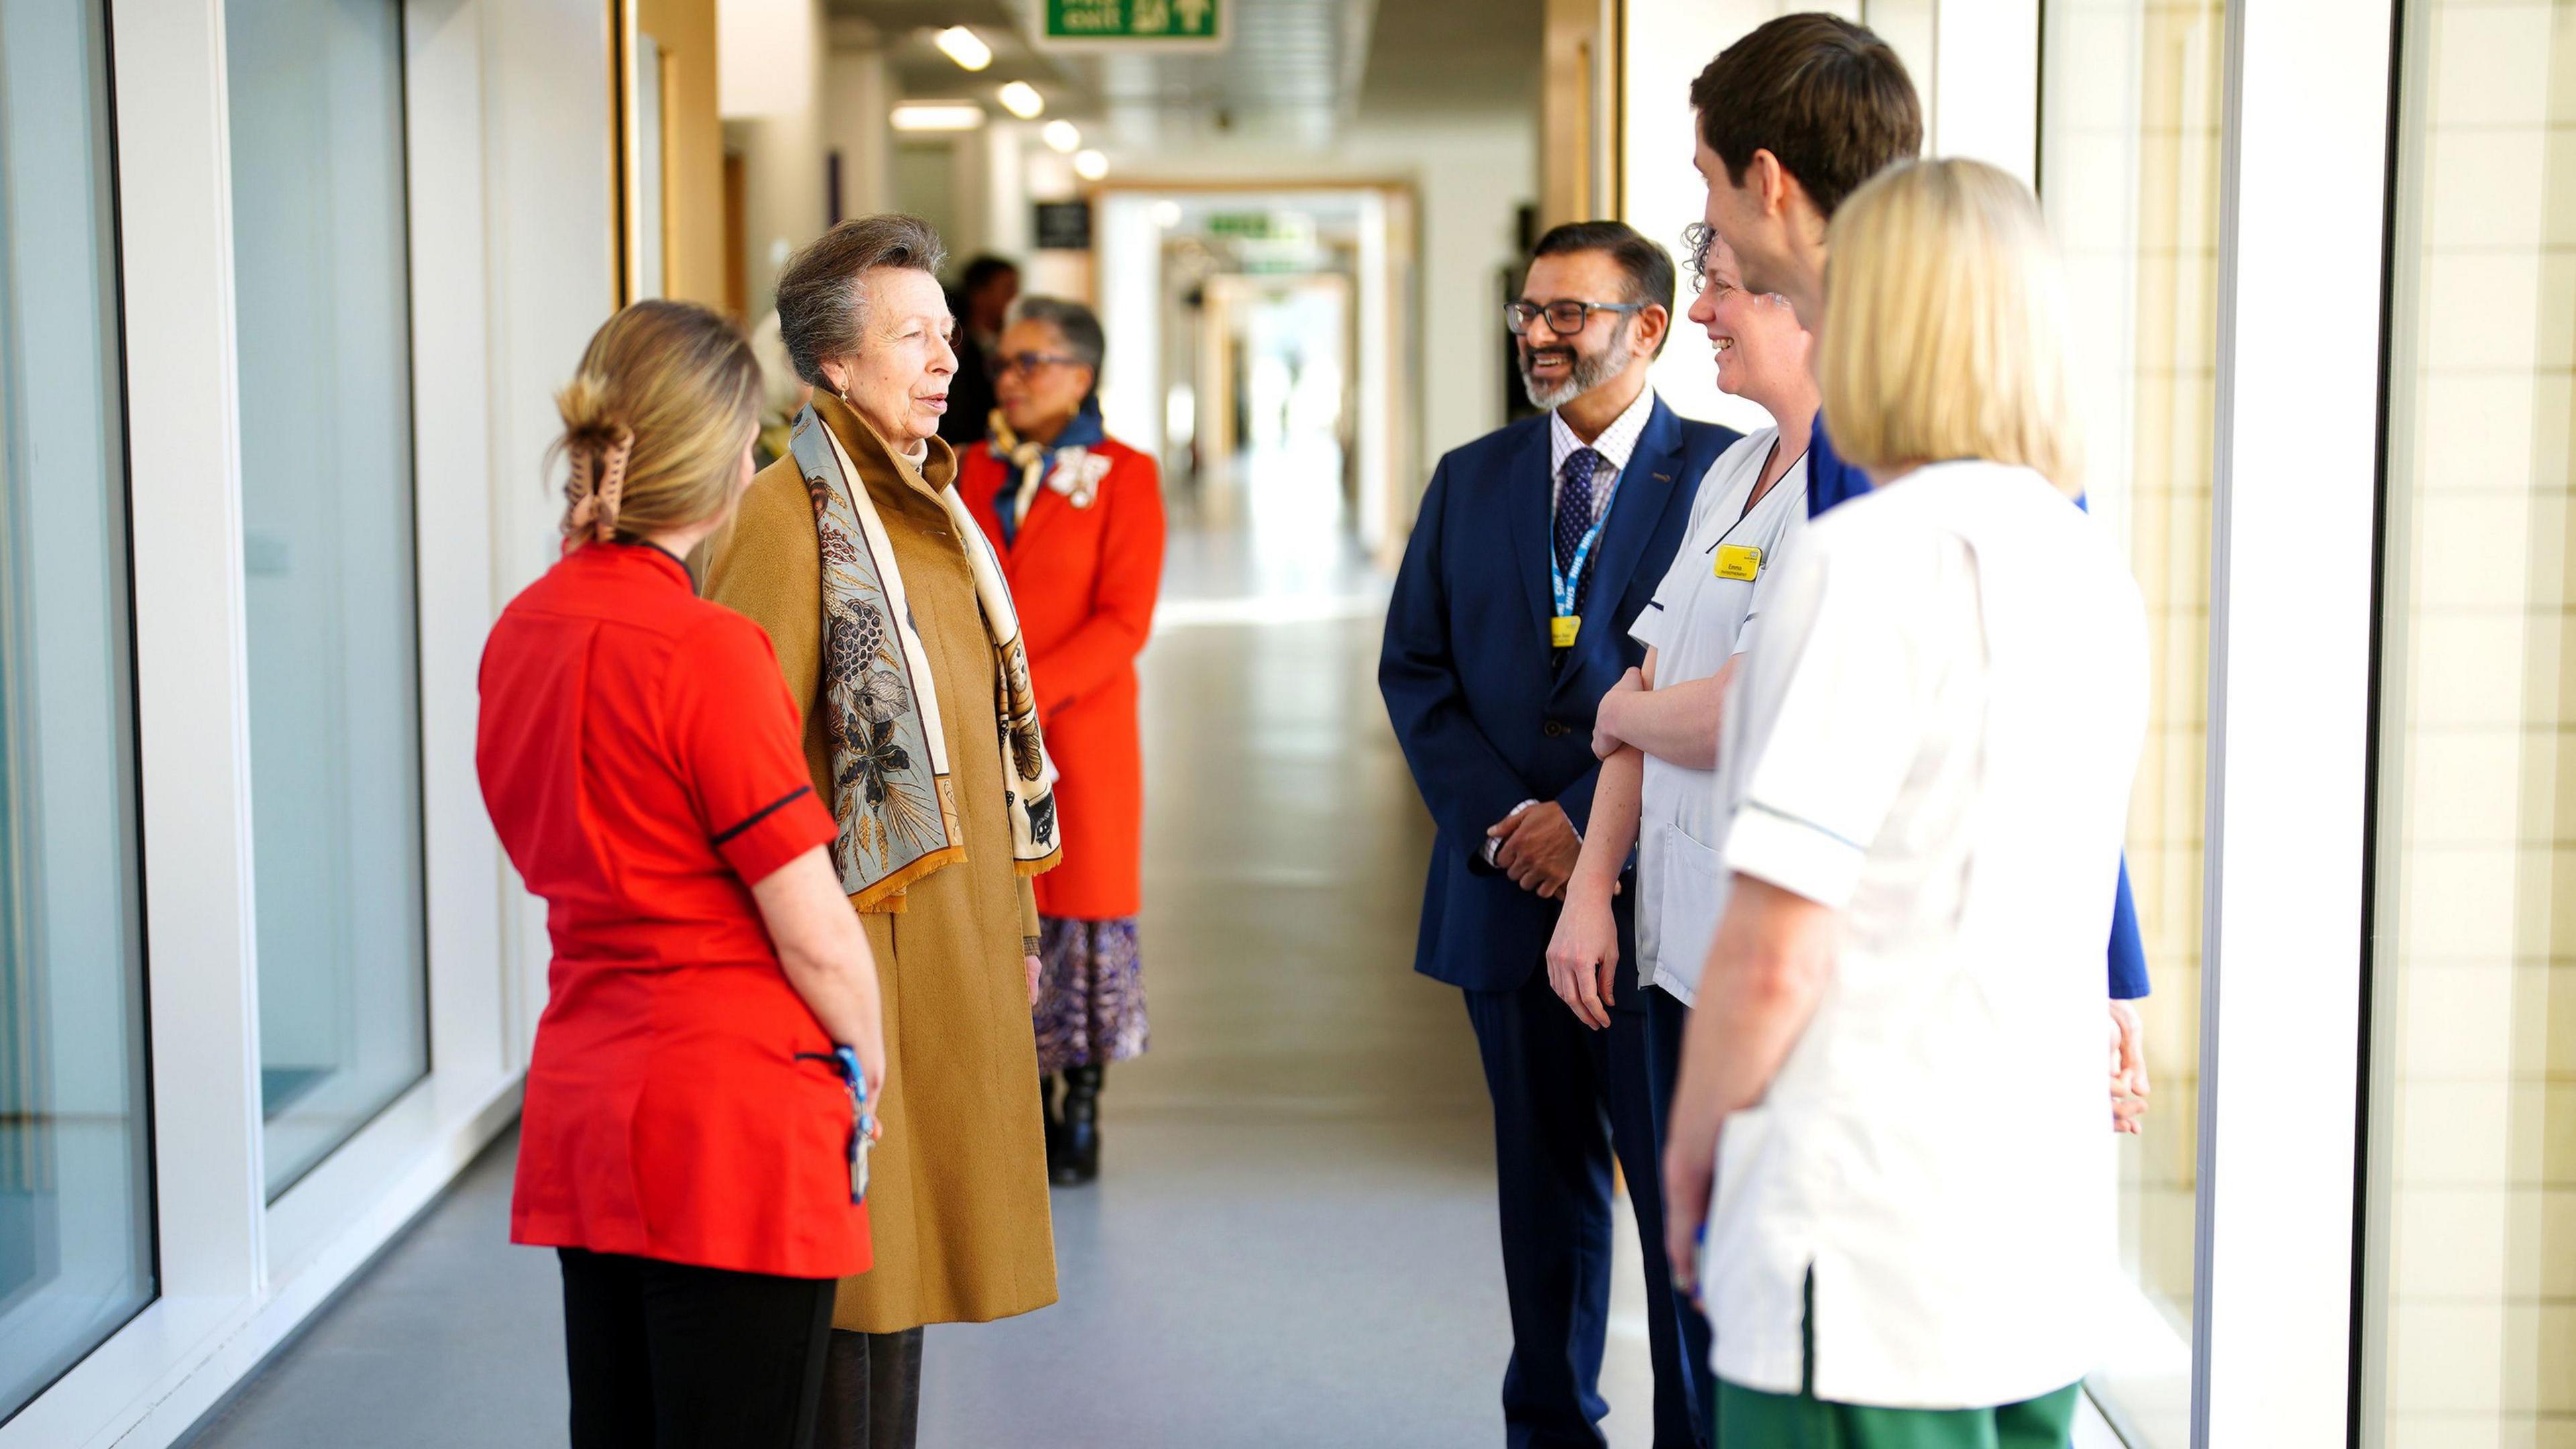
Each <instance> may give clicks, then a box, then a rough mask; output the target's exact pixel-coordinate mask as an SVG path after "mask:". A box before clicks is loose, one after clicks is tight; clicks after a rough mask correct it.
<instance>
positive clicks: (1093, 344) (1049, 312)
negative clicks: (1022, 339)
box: [1011, 297, 1109, 383]
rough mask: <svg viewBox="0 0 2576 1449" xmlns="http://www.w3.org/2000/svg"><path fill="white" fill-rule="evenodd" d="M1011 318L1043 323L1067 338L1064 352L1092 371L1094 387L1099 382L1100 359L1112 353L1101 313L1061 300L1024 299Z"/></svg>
mask: <svg viewBox="0 0 2576 1449" xmlns="http://www.w3.org/2000/svg"><path fill="white" fill-rule="evenodd" d="M1011 315H1012V317H1014V318H1015V319H1017V320H1019V321H1022V322H1043V323H1045V324H1047V325H1048V326H1050V327H1053V328H1054V329H1055V330H1056V331H1058V332H1060V333H1062V334H1064V347H1065V351H1066V352H1068V353H1070V354H1072V356H1073V360H1074V361H1076V362H1079V363H1081V364H1082V365H1083V366H1085V367H1088V368H1090V369H1091V376H1092V380H1093V381H1094V382H1095V383H1096V382H1097V381H1098V380H1099V377H1100V359H1101V356H1102V354H1104V353H1106V352H1107V351H1108V350H1109V339H1108V336H1107V335H1106V334H1104V333H1103V332H1102V331H1101V330H1100V315H1099V314H1098V313H1096V312H1094V311H1092V310H1091V309H1090V308H1088V307H1086V306H1084V305H1082V304H1081V303H1080V302H1068V301H1066V300H1065V299H1063V298H1062V297H1022V298H1021V299H1020V300H1019V301H1018V303H1016V304H1015V305H1014V306H1013V307H1012V308H1011Z"/></svg>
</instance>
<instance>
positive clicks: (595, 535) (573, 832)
mask: <svg viewBox="0 0 2576 1449" xmlns="http://www.w3.org/2000/svg"><path fill="white" fill-rule="evenodd" d="M759 386H760V378H759V370H758V368H757V366H756V365H755V364H754V363H753V361H752V356H751V348H750V346H749V344H747V343H746V342H744V340H743V338H742V335H741V334H740V333H739V332H737V331H735V330H734V328H733V327H732V325H731V324H729V323H727V322H725V321H724V320H723V319H722V318H720V317H718V316H716V315H715V314H714V313H712V312H709V311H707V310H706V309H704V308H702V307H695V306H691V305H689V304H687V303H684V302H640V303H637V304H636V305H634V306H632V307H629V308H627V309H626V310H625V311H623V312H620V313H618V314H617V315H616V316H615V317H612V318H610V319H609V321H608V323H607V325H606V326H604V327H602V328H600V329H599V333H598V335H597V336H595V337H593V338H592V339H591V343H590V347H589V349H588V350H587V351H586V352H584V353H583V354H582V359H581V370H580V371H579V372H578V373H577V374H576V375H575V376H574V378H573V380H572V383H571V384H570V385H569V386H567V387H566V388H565V389H564V390H563V391H562V392H561V393H560V394H558V395H557V397H556V403H557V406H558V407H559V408H560V409H561V411H562V414H563V422H564V434H563V441H562V443H561V444H560V447H561V449H562V451H563V452H564V453H565V454H567V455H568V456H569V458H570V460H571V464H572V473H571V482H570V485H569V487H568V489H567V494H568V497H569V500H570V508H569V509H568V511H567V512H566V514H565V517H564V524H563V529H564V556H563V560H562V562H560V563H558V564H556V565H555V566H554V567H553V568H552V569H550V570H548V571H547V572H546V574H545V576H544V577H543V578H540V579H539V580H537V581H536V582H535V583H534V584H531V585H529V586H528V588H527V589H526V590H524V591H522V592H521V593H520V594H519V596H518V597H517V598H515V599H513V600H511V601H510V604H509V606H508V607H507V608H505V609H503V610H502V611H501V618H500V621H499V622H498V623H496V624H495V625H494V626H493V628H492V636H491V639H490V641H489V642H488V643H487V644H486V645H485V647H484V652H483V665H482V674H481V693H482V714H481V720H480V723H479V724H478V726H477V729H476V734H475V765H476V769H477V772H478V773H479V774H480V776H481V778H482V784H483V799H484V803H485V805H486V806H487V807H488V808H489V809H490V811H491V814H492V825H493V828H494V830H495V831H497V832H498V833H499V835H500V838H501V843H502V845H503V847H504V848H506V849H507V850H508V851H509V854H510V863H511V864H512V865H514V866H516V867H517V868H518V870H519V874H520V877H521V878H522V879H524V880H525V881H526V882H527V884H528V889H529V890H531V891H533V892H535V893H536V894H538V895H540V896H542V897H544V898H545V901H546V926H547V931H548V933H549V935H551V937H552V938H553V942H554V962H553V965H552V966H551V967H550V968H549V973H548V974H549V990H548V994H547V999H546V1010H545V1015H544V1017H543V1019H541V1020H540V1021H539V1022H538V1024H537V1041H536V1051H535V1055H534V1056H533V1057H532V1058H531V1060H530V1062H529V1064H528V1081H527V1098H526V1109H525V1113H524V1116H523V1117H522V1121H521V1126H520V1134H519V1164H518V1184H517V1190H516V1192H515V1194H514V1195H513V1197H512V1201H511V1204H510V1239H511V1241H513V1242H518V1243H533V1244H538V1245H541V1246H548V1247H552V1248H554V1249H556V1250H557V1253H558V1255H559V1256H560V1258H561V1260H562V1269H563V1292H564V1346H565V1359H566V1365H567V1368H568V1371H569V1373H570V1376H571V1380H572V1443H573V1445H574V1446H575V1449H633V1446H637V1445H658V1446H660V1449H679V1446H705V1449H738V1446H761V1449H802V1445H803V1442H804V1437H805V1436H806V1435H807V1434H808V1433H810V1432H811V1426H812V1424H813V1421H814V1413H815V1401H816V1393H817V1391H818V1390H819V1389H820V1388H821V1385H822V1374H823V1354H824V1345H825V1341H826V1336H827V1330H828V1329H829V1327H830V1324H831V1311H832V1290H833V1280H834V1279H835V1278H838V1277H842V1276H845V1275H849V1274H853V1273H859V1272H863V1271H865V1270H866V1268H867V1266H868V1219H867V1209H866V1208H865V1207H863V1206H861V1205H859V1204H858V1203H857V1202H855V1201H853V1192H854V1189H853V1186H852V1177H853V1175H854V1169H853V1156H854V1154H855V1153H856V1152H857V1151H858V1150H859V1147H858V1145H857V1143H856V1139H855V1138H854V1135H853V1134H854V1133H856V1132H859V1131H861V1130H864V1129H863V1128H862V1127H861V1125H860V1118H859V1117H858V1115H857V1112H858V1108H857V1105H856V1104H855V1102H854V1100H853V1093H852V1091H851V1088H850V1086H849V1085H848V1084H849V1083H850V1082H852V1081H856V1082H860V1083H864V1084H865V1087H866V1091H867V1099H868V1101H870V1102H874V1101H875V1100H877V1098H878V1097H879V1096H881V1095H882V1093H883V1091H884V1089H885V1044H884V1037H883V1034H882V1032H881V1030H880V1025H879V1017H878V1001H877V978H876V970H875V967H874V966H873V964H872V963H871V960H870V956H869V952H868V942H867V938H866V937H865V936H863V935H862V934H861V933H860V931H859V928H858V923H857V922H856V921H855V920H854V919H852V917H851V915H850V913H849V909H848V908H847V907H846V906H844V905H843V904H842V903H841V898H840V891H839V890H838V888H837V887H836V886H835V885H834V882H833V879H832V868H831V861H830V856H829V853H828V851H827V849H826V846H827V844H828V842H829V841H830V840H831V838H832V834H833V831H832V818H831V815H830V814H829V812H827V811H825V810H824V809H823V807H822V805H821V804H820V803H819V802H818V801H817V800H816V799H815V797H814V790H813V786H812V784H811V783H810V782H809V781H808V780H807V778H806V772H805V766H804V762H803V761H802V760H801V759H800V758H799V757H798V754H797V749H796V702H795V701H794V700H791V699H789V698H788V697H787V691H786V690H785V689H784V688H782V687H781V686H780V685H779V683H778V666H777V662H776V660H775V658H774V657H773V656H772V655H771V653H770V649H769V641H768V640H766V639H764V638H762V637H761V634H760V630H759V629H758V628H756V627H754V626H753V625H752V624H751V623H750V622H749V621H748V620H745V619H744V618H743V617H742V616H740V615H738V614H735V613H733V612H732V611H730V610H727V609H720V608H718V607H716V606H715V605H713V604H709V603H705V602H703V601H701V600H700V599H699V598H698V597H697V591H696V588H695V586H694V585H693V584H692V583H691V581H690V577H689V571H688V569H687V567H686V566H684V565H683V564H682V563H681V562H680V558H681V556H682V555H684V554H686V553H687V552H688V551H689V549H690V548H692V547H693V546H695V545H696V544H697V542H698V541H699V540H700V539H702V538H704V537H706V536H707V535H708V534H709V533H710V532H712V531H714V530H715V529H717V528H718V527H720V526H721V525H722V524H723V522H724V520H725V518H726V517H727V516H728V515H729V514H731V513H732V512H733V508H734V504H735V502H736V500H738V499H739V498H740V497H741V496H742V491H743V488H744V487H745V485H747V484H748V483H749V482H750V481H751V476H752V470H751V440H752V431H753V427H754V425H755V422H756V416H757V407H758V402H759Z"/></svg>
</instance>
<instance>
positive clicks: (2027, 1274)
mask: <svg viewBox="0 0 2576 1449" xmlns="http://www.w3.org/2000/svg"><path fill="white" fill-rule="evenodd" d="M1730 705H1731V707H1730V709H1729V710H1728V712H1727V718H1728V721H1729V729H1730V732H1734V731H1735V730H1736V729H1737V728H1738V726H1741V729H1742V738H1741V740H1740V742H1730V748H1729V750H1728V753H1727V758H1726V759H1725V760H1724V762H1723V763H1722V766H1721V770H1720V773H1721V774H1722V776H1723V777H1724V779H1725V781H1726V793H1727V798H1728V800H1729V801H1730V802H1731V803H1732V804H1733V806H1734V812H1733V817H1732V820H1731V822H1730V825H1729V827H1728V831H1727V837H1726V842H1725V857H1726V862H1727V865H1728V866H1729V867H1730V869H1731V870H1732V871H1734V872H1737V873H1740V874H1744V875H1750V876H1755V877H1758V878H1760V879H1762V880H1766V881H1769V882H1772V883H1773V884H1776V885H1778V886H1781V887H1783V888H1785V889H1788V890H1791V891H1794V892H1796V893H1797V894H1799V895H1802V896H1805V897H1807V898H1808V899H1810V900H1814V901H1818V902H1820V903H1822V904H1825V905H1828V906H1831V907H1833V908H1834V909H1835V910H1836V911H1837V912H1838V913H1839V915H1840V922H1841V927H1842V945H1841V950H1840V953H1839V955H1838V956H1837V958H1836V960H1835V963H1834V967H1833V971H1832V974H1831V975H1830V977H1829V978H1828V980H1827V982H1826V984H1825V987H1824V992H1823V996H1822V998H1821V1001H1820V1004H1819V1005H1818V1007H1817V1009H1816V1014H1815V1017H1814V1019H1813V1020H1812V1021H1811V1022H1810V1023H1809V1024H1808V1026H1807V1028H1806V1030H1805V1032H1804V1034H1803V1035H1801V1037H1800V1038H1799V1040H1798V1042H1797V1044H1796V1045H1795V1046H1794V1047H1793V1048H1792V1049H1791V1051H1790V1054H1789V1056H1788V1059H1787V1061H1786V1062H1785V1063H1784V1064H1783V1065H1782V1067H1781V1069H1780V1073H1779V1075H1778V1077H1777V1078H1776V1079H1775V1080H1774V1081H1773V1082H1772V1084H1771V1088H1770V1091H1769V1093H1768V1094H1767V1095H1766V1096H1765V1097H1764V1099H1763V1100H1762V1102H1761V1103H1760V1104H1759V1105H1757V1106H1754V1107H1752V1108H1749V1109H1747V1110H1745V1111H1741V1112H1738V1113H1736V1114H1735V1115H1734V1116H1732V1117H1729V1118H1728V1119H1727V1121H1726V1124H1725V1127H1724V1130H1723V1132H1722V1133H1721V1135H1720V1138H1719V1148H1718V1171H1717V1183H1716V1197H1715V1200H1714V1203H1713V1206H1712V1210H1711V1213H1710V1219H1709V1230H1708V1247H1707V1252H1706V1256H1705V1258H1704V1259H1703V1264H1704V1267H1703V1274H1704V1292H1705V1295H1706V1300H1707V1303H1708V1305H1709V1309H1710V1315H1711V1318H1712V1320H1713V1321H1714V1324H1715V1328H1716V1342H1717V1349H1716V1366H1717V1371H1718V1373H1719V1374H1720V1375H1721V1376H1722V1377H1724V1378H1726V1379H1728V1380H1730V1381H1732V1382H1735V1383H1738V1384H1741V1385H1743V1386H1745V1387H1748V1388H1753V1389H1760V1390H1765V1391H1770V1392H1777V1393H1794V1392H1796V1391H1797V1389H1798V1387H1799V1381H1800V1370H1801V1368H1802V1366H1803V1365H1802V1357H1803V1355H1802V1353H1801V1348H1800V1339H1799V1334H1800V1323H1801V1317H1802V1314H1801V1305H1800V1292H1801V1287H1802V1284H1803V1282H1804V1280H1805V1279H1806V1278H1807V1277H1808V1275H1809V1274H1810V1272H1812V1273H1813V1275H1814V1283H1815V1325H1814V1332H1815V1365H1814V1382H1815V1392H1816V1394H1817V1396H1818V1397H1819V1398H1823V1399H1827V1400H1833V1401H1839V1402H1845V1403H1857V1404H1870V1405H1882V1406H1889V1407H1910V1408H1977V1407H1986V1406H1992V1405H1998V1404H2008V1403H2016V1402H2019V1401H2021V1400H2023V1399H2028V1398H2031V1397H2034V1396H2036V1395H2040V1394H2045V1393H2049V1392H2052V1391H2054V1390H2056V1389H2060V1388H2063V1387H2064V1386H2066V1385H2067V1384H2069V1383H2072V1382H2074V1381H2075V1380H2077V1379H2078V1378H2081V1377H2082V1376H2083V1375H2084V1374H2085V1373H2086V1372H2087V1371H2088V1370H2090V1369H2091V1368H2092V1367H2093V1366H2094V1362H2095V1357H2096V1353H2097V1350H2098V1347H2099V1343H2100V1339H2099V1336H2098V1334H2097V1331H2096V1328H2097V1317H2098V1315H2099V1312H2100V1309H2101V1306H2102V1304H2103V1303H2104V1302H2105V1301H2106V1299H2107V1298H2108V1296H2109V1294H2110V1291H2111V1288H2112V1285H2113V1281H2114V1279H2113V1274H2114V1256H2113V1255H2114V1247H2115V1242H2116V1237H2117V1225H2118V1215H2117V1208H2116V1204H2115V1200H2114V1196H2113V1189H2114V1184H2115V1180H2116V1173H2115V1169H2114V1158H2113V1155H2112V1134H2111V1130H2110V1123H2109V1117H2108V1112H2109V1102H2108V1097H2107V1095H2106V1089H2105V1084H2106V1052H2107V1050H2108V1038H2109V1031H2110V1027H2109V1022H2108V1018H2107V1016H2106V1013H2105V1009H2104V1005H2103V1002H2104V995H2103V979H2102V967H2101V963H2102V922H2103V920H2104V919H2105V918H2106V917H2107V916H2108V915H2109V912H2110V906H2111V893H2112V888H2113V883H2114V880H2115V878H2116V876H2117V872H2118V870H2119V858H2120V837H2121V834H2122V826H2123V822H2124V820H2125V818H2126V815H2127V810H2128V799H2129V789H2130V783H2131V778H2132V776H2133V775H2134V773H2135V771H2136V766H2137V759H2138V750H2139V745H2140V742H2141V739H2142V738H2143V735H2144V732H2145V724H2146V629H2145V619H2144V612H2143V610H2142V608H2141V606H2140V603H2139V598H2138V591H2137V587H2136V585H2135V584H2134V583H2133V582H2132V581H2131V579H2130V577H2129V573H2128V569H2127V567H2126V566H2125V565H2124V564H2123V563H2122V562H2121V560H2120V559H2119V558H2118V557H2117V556H2116V555H2115V554H2114V553H2113V552H2112V550H2111V548H2110V546H2109V543H2108V541H2107V539H2106V538H2105V537H2104V535H2103V533H2102V531H2101V530H2100V528H2099V526H2098V525H2097V524H2095V523H2094V522H2093V521H2092V520H2091V519H2089V518H2087V517H2086V516H2085V515H2084V514H2083V513H2081V512H2079V511H2078V510H2077V509H2076V508H2075V507H2074V506H2073V505H2072V504H2070V503H2068V502H2067V501H2066V499H2065V498H2064V497H2063V496H2061V495H2060V494H2058V493H2057V492H2056V491H2055V490H2053V489H2052V488H2050V487H2049V486H2048V484H2047V483H2046V482H2044V481H2043V480H2041V479H2040V477H2039V476H2038V475H2037V474H2035V473H2032V472H2030V471H2028V470H2026V469H2020V468H2005V467H2000V466H1997V465H1994V464H1990V463H1981V462H1961V463H1943V464H1938V465H1935V466H1932V467H1928V468H1924V469H1921V470H1919V471H1917V472H1915V473H1913V474H1911V475H1909V476H1908V477H1906V478H1904V479H1901V480H1899V481H1897V482H1895V483H1892V484H1890V485H1889V486H1888V487H1886V488H1883V489H1880V490H1878V491H1877V492H1875V493H1873V494H1872V495H1870V496H1868V497H1864V498H1859V499H1855V500H1853V501H1852V502H1850V503H1848V504H1845V505H1844V506H1842V507H1840V508H1838V509H1835V510H1834V511H1833V512H1831V513H1829V514H1827V515H1825V516H1824V517H1823V518H1821V519H1818V520H1816V522H1815V523H1814V524H1813V525H1812V526H1811V527H1810V528H1809V530H1808V532H1807V535H1806V537H1805V539H1804V540H1802V542H1801V545H1800V547H1799V549H1798V551H1797V553H1796V554H1795V555H1794V556H1792V557H1791V558H1790V560H1789V568H1788V572H1787V574H1786V576H1785V577H1784V578H1783V580H1782V588H1781V590H1780V596H1779V598H1778V600H1777V601H1776V602H1775V603H1774V604H1773V606H1772V608H1771V610H1770V612H1769V613H1768V615H1767V616H1766V617H1765V619H1764V621H1763V637H1762V641H1761V643H1760V644H1759V645H1758V646H1756V647H1755V649H1754V650H1753V652H1752V653H1751V654H1750V655H1749V656H1748V657H1747V659H1746V661H1745V663H1744V664H1743V665H1742V666H1740V667H1739V668H1738V670H1737V678H1736V681H1735V685H1734V690H1733V698H1732V699H1731V700H1730Z"/></svg>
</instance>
